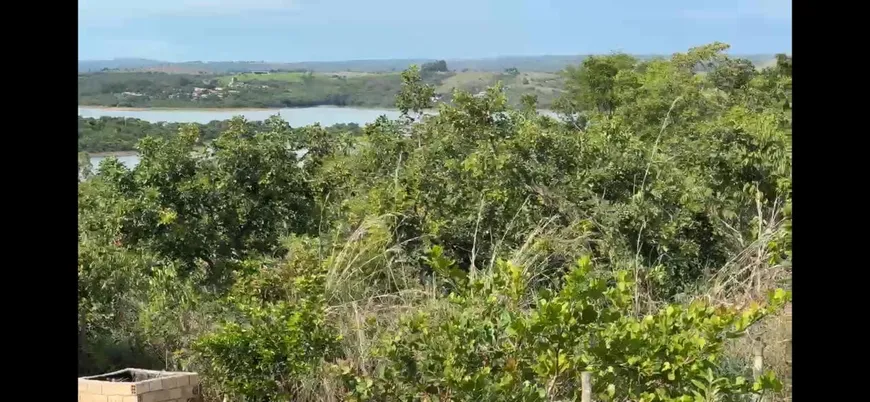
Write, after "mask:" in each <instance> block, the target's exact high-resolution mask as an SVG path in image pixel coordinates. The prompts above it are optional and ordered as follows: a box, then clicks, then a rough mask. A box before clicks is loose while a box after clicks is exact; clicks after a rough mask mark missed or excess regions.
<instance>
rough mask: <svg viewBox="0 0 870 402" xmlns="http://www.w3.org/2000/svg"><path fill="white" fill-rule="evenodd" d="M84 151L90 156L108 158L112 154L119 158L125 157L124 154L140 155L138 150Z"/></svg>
mask: <svg viewBox="0 0 870 402" xmlns="http://www.w3.org/2000/svg"><path fill="white" fill-rule="evenodd" d="M82 152H85V153H87V154H88V157H90V158H108V157H110V156H114V157H116V158H118V157H124V156H138V155H139V152H138V151H106V152H86V151H82Z"/></svg>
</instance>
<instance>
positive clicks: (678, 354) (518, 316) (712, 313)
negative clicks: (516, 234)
mask: <svg viewBox="0 0 870 402" xmlns="http://www.w3.org/2000/svg"><path fill="white" fill-rule="evenodd" d="M525 275H527V273H525V272H524V270H523V269H522V268H521V267H517V266H514V265H513V264H511V263H505V262H501V263H499V264H498V265H497V267H496V269H495V271H494V272H493V273H492V276H491V277H487V276H484V277H482V278H479V279H476V280H471V281H470V282H468V283H467V284H465V285H460V286H458V287H457V289H458V291H457V292H456V293H452V294H451V295H450V297H449V301H450V303H451V306H452V308H451V309H449V310H448V311H447V312H446V313H443V314H442V315H432V314H429V313H426V312H416V313H412V314H410V315H408V316H406V317H405V318H404V319H403V321H402V324H401V326H400V327H399V330H398V332H397V333H396V334H394V335H388V336H386V337H385V338H384V339H383V343H382V344H381V346H380V347H379V349H378V350H377V352H376V355H377V356H380V357H381V358H382V359H383V360H382V362H381V365H379V366H378V367H377V368H376V369H375V370H374V372H373V373H370V374H367V375H366V374H360V373H358V372H354V371H352V370H351V369H350V368H349V367H347V366H339V369H340V370H341V372H342V374H343V375H344V378H345V381H346V384H347V388H348V389H349V393H348V399H349V400H402V401H410V400H440V401H449V400H460V401H478V400H498V401H514V400H515V401H535V400H539V401H545V400H554V398H556V399H557V400H566V399H570V400H577V399H579V396H580V391H581V390H580V372H581V371H590V372H592V373H593V376H594V378H595V379H596V380H595V381H596V383H597V384H600V385H599V387H598V388H597V389H595V394H596V398H597V400H602V401H615V400H625V399H629V400H638V401H694V400H696V399H695V398H701V400H708V399H704V398H706V397H707V396H708V395H710V394H711V393H716V394H718V395H736V394H743V393H750V392H762V391H767V390H770V389H775V388H777V387H778V386H779V385H778V382H777V381H776V379H775V377H773V376H772V374H768V375H766V376H765V377H763V378H761V379H759V380H758V381H756V382H754V383H752V382H748V381H747V380H746V379H745V378H743V377H739V376H737V377H732V376H728V375H727V374H723V373H719V368H718V364H719V363H720V361H721V358H722V345H723V342H724V341H725V340H726V339H729V338H733V337H738V336H741V335H742V334H743V332H744V331H745V330H746V328H747V327H748V326H749V325H751V324H753V323H754V322H756V321H758V320H759V319H761V318H762V317H764V316H765V315H767V314H769V313H770V312H771V311H775V310H776V309H778V308H780V307H781V306H782V304H783V303H784V302H785V301H786V300H787V299H788V297H789V295H788V294H787V293H785V292H782V291H777V292H776V293H775V294H773V295H772V297H771V302H770V304H769V305H767V306H765V307H760V306H750V307H748V308H747V309H745V310H743V311H738V310H735V309H729V308H725V307H713V306H708V305H705V304H704V303H702V302H696V303H693V304H691V305H690V306H687V307H686V306H679V305H669V306H667V307H666V308H663V309H661V310H660V311H658V312H656V313H654V314H649V315H645V316H643V317H641V318H637V317H635V316H634V315H633V311H632V310H633V289H634V283H633V282H632V281H631V279H630V278H631V275H630V273H629V272H627V271H618V272H615V273H612V274H611V273H606V272H600V271H599V272H593V271H592V266H591V262H590V260H589V259H588V258H584V259H581V260H580V261H579V263H578V264H577V266H576V267H574V268H573V269H572V270H571V271H570V272H569V273H568V274H567V275H566V277H565V278H564V284H563V285H562V286H561V289H560V290H559V291H558V292H555V293H550V292H547V291H544V292H541V293H539V294H538V295H537V296H536V297H535V299H534V301H533V302H532V303H531V305H530V306H529V308H528V309H526V308H522V307H523V306H522V305H521V301H522V299H523V298H522V296H523V294H524V293H525V289H524V284H525V283H526V281H527V280H528V278H527V277H524V276H525Z"/></svg>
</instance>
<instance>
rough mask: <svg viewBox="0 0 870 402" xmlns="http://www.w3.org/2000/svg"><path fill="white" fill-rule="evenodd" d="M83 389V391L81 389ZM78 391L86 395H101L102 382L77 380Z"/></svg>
mask: <svg viewBox="0 0 870 402" xmlns="http://www.w3.org/2000/svg"><path fill="white" fill-rule="evenodd" d="M83 387H84V389H82V388H83ZM79 391H83V392H84V393H86V394H92V395H99V394H102V393H103V384H102V381H91V380H81V379H80V380H79Z"/></svg>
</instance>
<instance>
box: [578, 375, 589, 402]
mask: <svg viewBox="0 0 870 402" xmlns="http://www.w3.org/2000/svg"><path fill="white" fill-rule="evenodd" d="M580 383H581V384H580V387H581V388H580V401H581V402H592V374H591V373H589V372H588V371H584V372H582V373H580Z"/></svg>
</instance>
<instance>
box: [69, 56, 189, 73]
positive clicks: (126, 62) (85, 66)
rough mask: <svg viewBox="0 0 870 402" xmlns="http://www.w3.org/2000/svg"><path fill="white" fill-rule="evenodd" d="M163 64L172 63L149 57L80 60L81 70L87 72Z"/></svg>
mask: <svg viewBox="0 0 870 402" xmlns="http://www.w3.org/2000/svg"><path fill="white" fill-rule="evenodd" d="M161 64H172V63H167V62H165V61H159V60H149V59H112V60H79V72H82V73H87V72H92V71H100V70H102V69H109V70H115V69H118V70H128V69H139V68H146V67H152V66H157V65H161Z"/></svg>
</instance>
